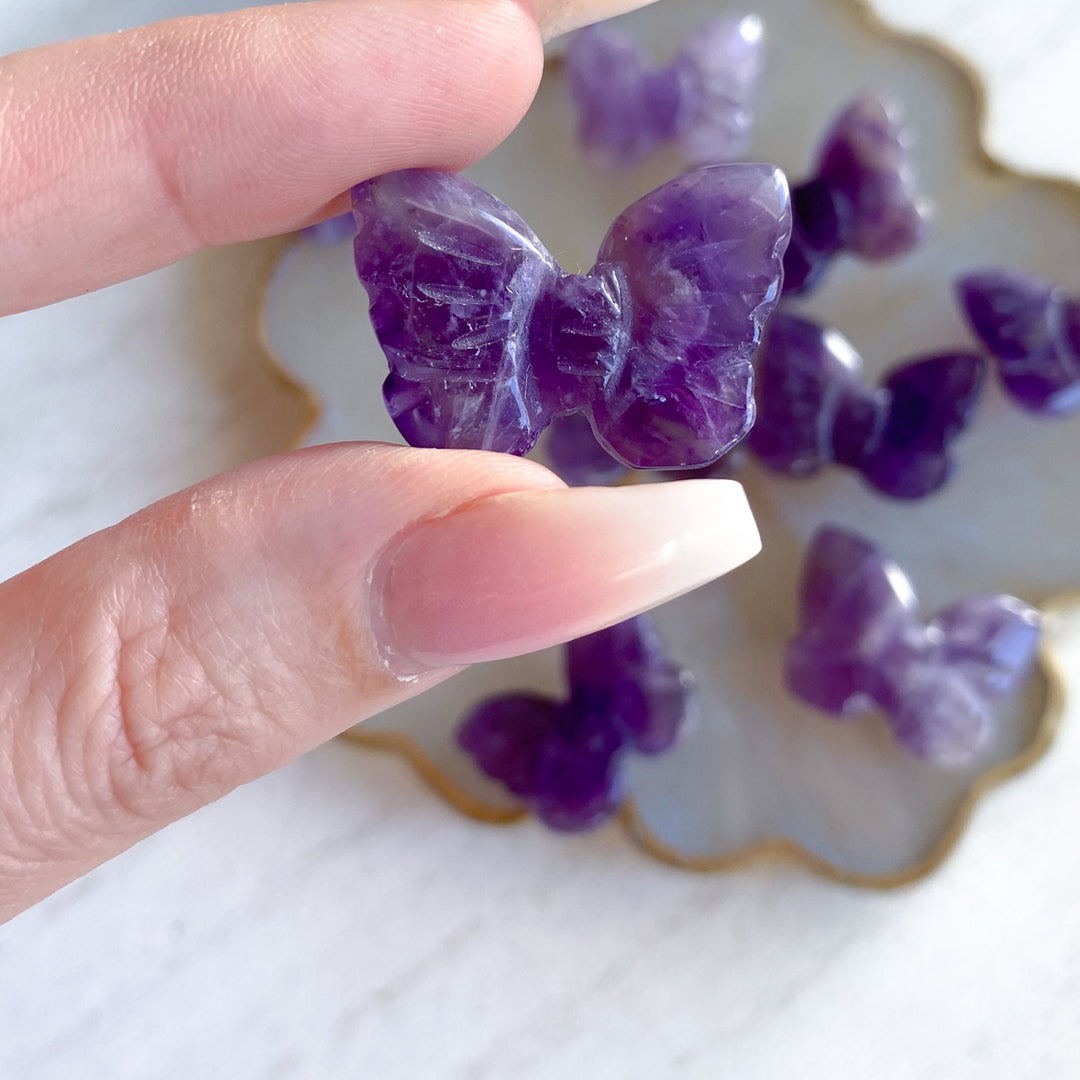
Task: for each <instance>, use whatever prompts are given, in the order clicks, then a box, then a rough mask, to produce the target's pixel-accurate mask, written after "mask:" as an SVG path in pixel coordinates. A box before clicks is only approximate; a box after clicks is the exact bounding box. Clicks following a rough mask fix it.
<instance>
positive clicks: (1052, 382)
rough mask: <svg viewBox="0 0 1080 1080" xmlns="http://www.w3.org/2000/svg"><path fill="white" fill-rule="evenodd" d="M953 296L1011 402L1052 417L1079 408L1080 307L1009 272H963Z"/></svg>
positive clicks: (1046, 284)
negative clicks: (995, 366)
mask: <svg viewBox="0 0 1080 1080" xmlns="http://www.w3.org/2000/svg"><path fill="white" fill-rule="evenodd" d="M956 295H957V298H958V299H959V301H960V306H961V308H962V309H963V311H964V314H965V315H966V317H967V321H968V325H969V326H970V327H971V329H972V331H973V333H974V334H975V336H976V337H978V339H979V340H980V341H981V342H982V343H983V344H984V345H985V346H986V348H987V349H988V350H989V352H990V354H991V355H992V356H994V357H995V358H996V359H997V361H998V371H999V373H1000V375H1001V382H1002V385H1003V386H1004V387H1005V389H1006V391H1007V392H1008V393H1009V394H1010V395H1011V396H1012V397H1013V398H1014V399H1015V400H1016V401H1018V402H1019V403H1020V404H1021V405H1023V406H1024V407H1026V408H1028V409H1031V410H1032V411H1033V412H1039V413H1049V414H1052V415H1061V414H1064V413H1067V412H1071V411H1072V410H1073V409H1075V408H1076V407H1077V406H1078V405H1080V305H1077V304H1076V303H1075V302H1074V301H1070V300H1068V299H1066V298H1065V297H1064V296H1062V295H1061V290H1059V289H1056V288H1055V287H1054V285H1053V283H1052V282H1050V281H1046V280H1045V279H1044V278H1040V277H1036V276H1035V275H1034V274H1020V273H1014V272H1012V271H1008V270H981V271H978V272H976V273H971V274H965V275H964V276H963V277H961V278H959V279H958V280H957V282H956Z"/></svg>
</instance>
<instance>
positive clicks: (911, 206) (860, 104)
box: [784, 96, 929, 295]
mask: <svg viewBox="0 0 1080 1080" xmlns="http://www.w3.org/2000/svg"><path fill="white" fill-rule="evenodd" d="M911 150H912V140H911V136H910V135H909V133H908V131H907V129H906V128H905V127H904V126H903V123H902V121H901V117H900V113H899V110H898V108H897V107H896V106H895V105H894V104H893V103H892V102H890V101H887V100H885V99H884V98H880V97H873V96H868V97H864V98H860V99H859V100H857V101H855V102H854V103H852V104H851V105H849V106H848V107H847V108H846V109H845V110H844V111H843V112H842V113H841V114H840V115H839V116H838V117H837V118H836V120H835V121H834V122H833V125H832V127H831V128H830V129H829V131H828V133H827V134H826V136H825V139H824V141H823V143H822V146H821V150H820V151H819V154H818V162H817V169H816V171H815V173H814V175H813V176H812V177H810V179H808V180H806V181H804V182H803V183H801V184H797V185H796V186H795V187H793V188H792V189H791V206H792V216H793V219H794V224H793V227H792V234H791V243H790V245H789V246H788V249H787V254H786V255H785V257H784V289H785V291H786V292H787V293H788V294H789V295H794V294H798V293H806V292H810V291H811V290H812V289H814V288H816V287H817V286H818V285H819V284H820V283H821V281H822V279H823V278H824V276H825V272H826V270H827V269H828V266H829V264H830V263H831V261H832V260H833V259H834V258H835V257H836V256H837V255H838V254H840V253H841V252H845V251H846V252H849V253H850V254H852V255H857V256H859V257H860V258H863V259H869V260H875V261H878V260H882V259H893V258H896V257H897V256H899V255H903V254H905V253H906V252H908V251H910V250H911V249H912V248H913V247H915V245H916V244H918V242H919V240H920V239H921V238H922V236H923V233H924V232H925V229H926V222H927V216H928V210H929V204H928V203H927V201H926V200H925V199H923V198H922V197H921V196H920V195H919V191H918V182H917V177H916V173H915V166H914V162H913V160H912V155H911Z"/></svg>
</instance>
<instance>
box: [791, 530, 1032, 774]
mask: <svg viewBox="0 0 1080 1080" xmlns="http://www.w3.org/2000/svg"><path fill="white" fill-rule="evenodd" d="M916 608H917V600H916V597H915V592H914V590H913V588H912V586H911V582H910V581H909V580H908V578H907V576H906V575H905V574H904V572H903V570H901V569H900V567H899V566H898V565H897V564H896V563H895V562H893V561H892V560H891V559H889V558H888V557H886V556H885V555H884V554H882V552H881V551H880V550H878V549H877V548H876V547H875V546H874V545H873V544H871V543H870V542H869V541H868V540H865V539H864V538H862V537H860V536H858V535H856V534H855V533H851V532H846V531H844V530H843V529H838V528H824V529H821V530H820V531H819V532H818V533H817V534H816V535H815V536H814V538H813V539H812V540H811V542H810V548H809V551H808V553H807V557H806V563H805V565H804V567H803V574H802V584H801V587H800V594H799V632H798V634H797V635H796V637H795V638H793V639H792V641H791V642H790V643H789V644H788V647H787V653H786V658H785V679H786V682H787V686H788V689H789V690H790V691H791V692H792V693H793V694H794V695H795V696H796V697H798V698H801V699H802V700H803V701H805V702H807V703H808V704H810V705H813V706H815V707H816V708H819V709H823V710H825V711H826V712H830V713H834V714H835V715H837V716H840V717H843V718H845V719H846V718H853V717H857V716H862V715H863V714H865V713H867V712H869V711H871V710H872V709H873V708H874V707H875V706H877V707H878V708H879V709H881V711H882V712H884V713H885V715H886V718H887V719H888V722H889V725H890V726H891V728H892V730H893V733H894V734H895V736H896V738H897V739H898V740H899V741H900V742H901V743H902V744H903V745H904V746H905V747H906V748H907V749H908V750H910V751H911V752H912V753H913V754H915V755H917V756H918V757H922V758H927V759H928V760H930V761H932V762H934V763H935V764H938V765H942V766H946V767H961V766H964V765H966V764H967V763H968V762H969V761H970V760H971V759H972V758H974V757H975V756H976V754H977V753H978V752H979V750H980V749H981V748H982V747H983V746H984V745H985V744H986V742H987V740H988V739H989V737H990V733H991V726H992V722H993V718H992V713H991V708H990V701H989V699H990V698H994V697H1001V696H1003V695H1006V694H1011V693H1013V692H1014V691H1016V690H1017V689H1018V688H1019V687H1020V685H1021V684H1022V683H1023V681H1024V680H1025V679H1026V678H1027V675H1028V673H1029V671H1030V669H1031V666H1032V663H1033V661H1034V657H1035V650H1036V646H1037V644H1038V639H1039V622H1040V619H1039V614H1038V612H1037V611H1035V609H1034V608H1031V607H1028V605H1027V604H1024V603H1023V602H1021V601H1020V600H1017V599H1016V598H1015V597H1012V596H1003V595H998V596H976V597H972V598H970V599H967V600H961V601H959V602H957V603H954V604H950V605H949V606H948V607H946V608H944V609H943V610H942V611H940V612H939V613H938V614H937V615H936V616H935V617H934V618H933V619H931V620H930V622H928V623H923V622H921V621H920V620H919V618H918V615H917V613H916Z"/></svg>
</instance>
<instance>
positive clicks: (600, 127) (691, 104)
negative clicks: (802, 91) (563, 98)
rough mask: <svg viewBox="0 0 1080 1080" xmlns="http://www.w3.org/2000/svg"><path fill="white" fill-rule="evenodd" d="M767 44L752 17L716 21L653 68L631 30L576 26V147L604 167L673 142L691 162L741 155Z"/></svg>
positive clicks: (572, 80) (572, 71)
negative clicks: (577, 28)
mask: <svg viewBox="0 0 1080 1080" xmlns="http://www.w3.org/2000/svg"><path fill="white" fill-rule="evenodd" d="M762 38H763V29H762V23H761V20H760V19H759V18H758V17H757V16H756V15H745V16H742V17H738V16H736V17H728V18H720V19H713V20H712V21H710V22H708V23H706V24H705V25H704V26H701V27H699V28H698V29H697V30H696V31H694V32H693V33H692V34H691V35H690V36H689V37H688V38H687V40H686V42H685V44H684V45H683V46H682V48H681V49H680V50H679V52H678V53H677V54H676V56H675V58H674V59H673V60H672V61H671V63H670V64H666V65H663V66H654V65H652V64H651V63H650V61H649V59H648V57H647V56H646V55H645V53H644V51H643V50H642V48H641V47H640V46H639V45H638V44H637V42H636V41H635V40H634V38H633V37H631V36H630V35H629V34H627V33H626V32H625V31H622V30H619V29H618V28H616V27H613V26H610V25H607V24H605V23H597V24H595V25H593V26H589V27H586V28H585V29H584V30H579V31H578V33H576V34H575V35H574V36H573V38H572V39H571V41H570V45H569V47H568V49H567V52H566V75H567V79H568V81H569V84H570V93H571V97H572V98H573V101H574V104H575V105H576V107H577V111H578V141H579V143H580V144H581V146H582V147H583V149H584V150H585V151H586V153H588V154H589V156H590V157H592V158H593V159H594V160H595V161H597V162H598V163H600V164H602V165H607V166H615V165H633V164H636V163H637V162H640V161H643V160H644V159H645V158H647V157H648V156H649V155H650V154H651V153H652V152H653V151H654V150H656V149H657V148H658V147H659V146H661V145H662V144H664V143H667V142H671V141H677V142H678V143H679V147H680V149H681V150H682V153H683V155H684V156H685V157H686V159H687V160H688V161H690V162H691V163H692V164H694V165H712V164H716V163H717V162H721V161H731V160H733V159H735V158H737V157H738V156H739V155H740V154H741V153H742V151H743V150H744V148H745V146H746V142H747V139H748V137H749V134H750V129H751V127H752V126H753V112H752V111H751V108H750V106H751V103H752V101H753V97H754V91H755V89H756V87H757V82H758V78H759V76H760V74H761V46H762Z"/></svg>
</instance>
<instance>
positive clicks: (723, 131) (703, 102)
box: [675, 15, 764, 165]
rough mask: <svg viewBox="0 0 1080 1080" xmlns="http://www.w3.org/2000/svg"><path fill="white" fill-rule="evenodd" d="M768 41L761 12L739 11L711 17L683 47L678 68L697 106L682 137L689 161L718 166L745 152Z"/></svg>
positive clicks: (687, 95)
mask: <svg viewBox="0 0 1080 1080" xmlns="http://www.w3.org/2000/svg"><path fill="white" fill-rule="evenodd" d="M763 41H764V31H763V26H762V22H761V19H760V18H759V17H758V16H757V15H735V16H726V17H723V18H719V19H712V20H710V21H709V22H707V23H706V24H705V25H704V26H702V27H700V28H699V29H698V30H697V31H696V32H695V33H693V34H691V36H690V37H689V39H688V40H687V42H686V44H685V45H684V46H683V48H682V50H681V51H680V53H679V56H678V57H677V59H676V61H675V66H676V68H677V69H678V70H679V71H680V73H681V75H682V81H683V85H684V86H685V87H686V90H685V91H684V96H685V97H686V98H687V99H688V101H689V102H693V104H694V106H695V107H694V109H693V115H692V117H691V118H690V120H689V123H688V124H687V126H686V130H685V131H684V132H683V134H682V137H681V140H680V141H681V144H682V150H683V153H684V154H685V155H686V157H687V159H688V160H690V161H692V162H694V163H695V164H701V165H715V164H716V163H718V162H721V161H732V160H734V159H736V158H737V157H738V156H739V155H740V154H741V153H742V151H743V149H744V148H745V146H746V142H747V139H748V138H749V136H750V129H751V127H752V126H753V122H754V114H753V112H752V110H751V108H750V104H751V101H752V100H753V97H754V92H755V90H756V89H757V83H758V79H759V77H760V75H761V61H762V44H763Z"/></svg>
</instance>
